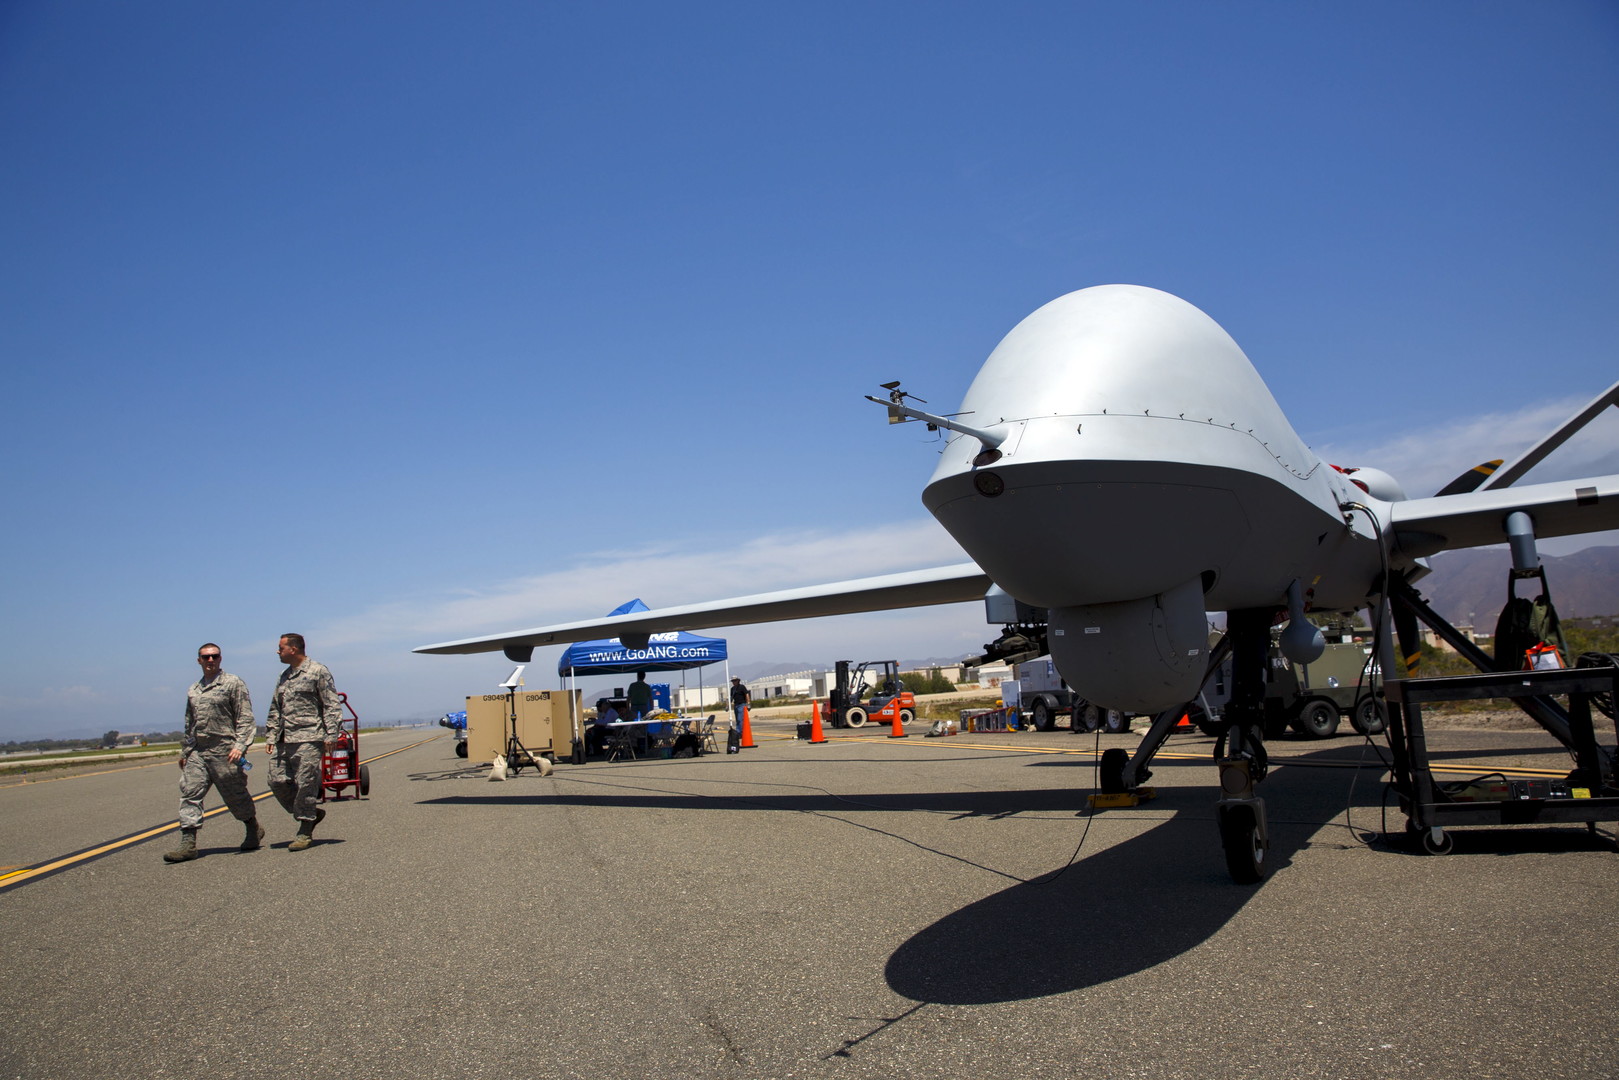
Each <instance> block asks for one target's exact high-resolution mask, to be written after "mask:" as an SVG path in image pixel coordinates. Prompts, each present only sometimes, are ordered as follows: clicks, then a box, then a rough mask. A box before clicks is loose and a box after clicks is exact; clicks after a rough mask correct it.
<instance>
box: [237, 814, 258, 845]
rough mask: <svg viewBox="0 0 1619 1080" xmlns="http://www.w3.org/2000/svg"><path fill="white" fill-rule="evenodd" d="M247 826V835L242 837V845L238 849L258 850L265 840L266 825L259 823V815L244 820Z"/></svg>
mask: <svg viewBox="0 0 1619 1080" xmlns="http://www.w3.org/2000/svg"><path fill="white" fill-rule="evenodd" d="M242 824H243V825H246V826H247V835H246V836H244V837H242V846H241V847H239V848H237V849H236V850H237V851H257V850H258V849H259V846H260V844H261V843H262V842H263V841H264V826H263V825H260V824H259V819H258V818H257V817H250V818H248V819H247V820H246V821H244V822H242Z"/></svg>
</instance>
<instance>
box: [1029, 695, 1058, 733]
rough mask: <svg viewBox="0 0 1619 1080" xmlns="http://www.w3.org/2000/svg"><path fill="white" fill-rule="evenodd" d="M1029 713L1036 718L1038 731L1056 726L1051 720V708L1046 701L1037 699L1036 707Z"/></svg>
mask: <svg viewBox="0 0 1619 1080" xmlns="http://www.w3.org/2000/svg"><path fill="white" fill-rule="evenodd" d="M1029 715H1030V716H1032V717H1033V718H1034V730H1036V731H1050V730H1051V729H1052V728H1053V727H1054V726H1055V724H1053V722H1052V720H1051V709H1050V708H1049V707H1047V705H1046V703H1045V702H1044V701H1040V700H1038V699H1037V700H1036V701H1035V703H1034V708H1033V709H1030V710H1029Z"/></svg>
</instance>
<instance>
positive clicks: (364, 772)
mask: <svg viewBox="0 0 1619 1080" xmlns="http://www.w3.org/2000/svg"><path fill="white" fill-rule="evenodd" d="M360 794H361V795H369V794H371V766H369V765H361V766H360Z"/></svg>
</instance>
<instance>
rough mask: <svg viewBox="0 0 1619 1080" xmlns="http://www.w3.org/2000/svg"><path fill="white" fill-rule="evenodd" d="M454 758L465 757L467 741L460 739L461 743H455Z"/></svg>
mask: <svg viewBox="0 0 1619 1080" xmlns="http://www.w3.org/2000/svg"><path fill="white" fill-rule="evenodd" d="M455 756H456V757H466V756H467V741H466V740H465V739H462V740H461V741H459V742H457V743H456V744H455Z"/></svg>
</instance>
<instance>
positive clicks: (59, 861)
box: [0, 732, 444, 889]
mask: <svg viewBox="0 0 1619 1080" xmlns="http://www.w3.org/2000/svg"><path fill="white" fill-rule="evenodd" d="M443 737H444V734H443V733H442V732H440V733H439V734H436V735H433V736H431V737H429V738H426V739H422V740H421V741H420V742H413V743H411V744H410V745H409V746H401V747H400V748H399V749H397V750H390V751H388V752H387V753H386V754H378V755H377V756H376V757H370V758H366V759H365V760H363V761H361V762H360V764H361V765H369V764H371V763H372V762H373V761H380V760H382V759H383V758H385V757H392V756H393V755H395V754H402V753H404V752H405V751H406V750H414V749H415V748H416V747H418V746H422V745H424V744H426V743H430V742H432V741H433V740H434V739H442V738H443ZM158 764H167V762H159V763H158ZM139 767H141V768H144V767H145V766H139ZM112 771H115V772H117V771H122V770H112ZM93 775H97V776H99V775H104V774H101V773H96V774H93ZM61 779H64V780H66V779H72V778H71V777H61ZM269 797H270V792H268V791H264V792H260V793H259V794H257V795H255V796H253V801H254V802H260V801H261V800H264V799H268V798H269ZM227 809H228V808H227V807H224V806H216V807H214V808H213V809H212V810H209V811H206V812H205V813H204V814H203V815H202V816H203V820H207V819H208V818H211V817H214V816H215V815H217V814H223V813H225V812H226V810H227ZM179 827H180V822H179V821H178V820H175V821H168V822H165V823H163V824H162V825H154V826H152V827H151V828H149V829H142V830H141V831H140V832H136V833H130V834H129V835H128V836H120V837H118V838H117V839H115V840H108V841H106V842H105V843H102V844H98V845H96V846H95V847H89V848H85V849H84V850H83V851H75V852H72V853H71V854H68V855H62V856H59V857H58V858H55V859H52V860H50V861H48V862H42V863H35V864H33V865H31V866H24V867H20V868H17V869H13V870H11V871H10V872H8V873H0V889H8V888H10V887H11V886H13V885H23V884H26V883H27V882H30V881H35V880H37V879H39V878H42V877H44V876H46V875H47V874H54V873H56V872H57V871H59V870H66V869H69V868H70V867H74V866H78V865H80V864H82V863H86V862H89V861H91V860H92V859H99V858H101V857H102V856H103V855H110V854H112V853H113V852H115V851H121V850H123V849H124V848H126V847H130V846H132V845H134V844H139V843H143V842H144V841H147V840H151V839H152V838H154V837H158V836H162V835H163V834H164V833H167V832H172V831H173V830H175V829H178V828H179Z"/></svg>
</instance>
